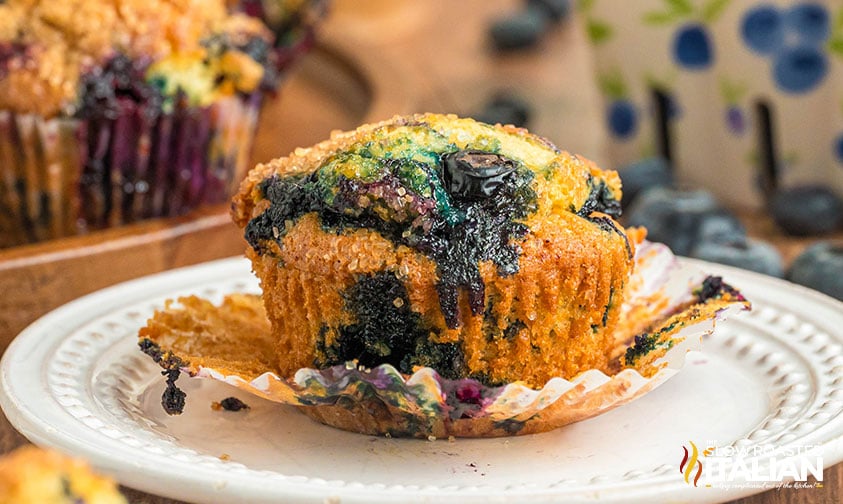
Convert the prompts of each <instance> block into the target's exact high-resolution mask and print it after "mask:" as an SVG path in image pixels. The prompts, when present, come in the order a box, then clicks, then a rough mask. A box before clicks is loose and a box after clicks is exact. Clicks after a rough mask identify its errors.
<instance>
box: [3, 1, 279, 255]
mask: <svg viewBox="0 0 843 504" xmlns="http://www.w3.org/2000/svg"><path fill="white" fill-rule="evenodd" d="M272 45H273V38H272V35H271V33H269V31H268V30H267V29H266V28H265V27H264V26H262V25H261V23H260V22H258V21H257V20H254V19H252V18H249V17H247V16H244V15H241V14H229V13H228V12H227V10H226V6H225V3H224V2H223V0H212V1H210V2H200V1H198V0H180V1H178V2H163V1H157V0H152V1H143V2H142V1H140V0H137V1H131V2H123V3H121V4H119V5H118V4H114V3H112V2H104V1H101V0H76V1H73V2H64V3H62V4H61V5H53V4H51V3H48V2H29V1H23V0H11V1H9V2H5V3H4V4H3V5H0V209H2V213H3V218H2V219H0V246H12V245H18V244H24V243H30V242H37V241H42V240H47V239H52V238H58V237H63V236H70V235H75V234H81V233H86V232H88V231H92V230H97V229H102V228H107V227H112V226H118V225H121V224H126V223H131V222H134V221H137V220H141V219H146V218H151V217H161V216H173V215H180V214H184V213H186V212H187V211H189V210H191V209H193V208H195V207H197V206H198V205H200V204H204V203H222V202H224V201H226V200H227V199H228V198H229V197H230V196H231V194H232V193H233V191H234V189H236V186H237V183H238V182H239V181H240V180H241V179H242V178H243V176H244V175H245V172H246V170H247V163H248V158H249V154H250V146H251V143H252V138H253V136H254V131H255V127H256V124H257V118H258V112H259V107H260V104H261V100H262V96H263V95H264V94H265V93H266V92H271V91H274V90H275V89H276V87H277V85H278V81H279V71H278V69H277V64H276V61H275V58H276V56H275V53H274V51H273V49H272Z"/></svg>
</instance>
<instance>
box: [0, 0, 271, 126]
mask: <svg viewBox="0 0 843 504" xmlns="http://www.w3.org/2000/svg"><path fill="white" fill-rule="evenodd" d="M271 43H272V36H271V35H270V34H269V32H268V31H267V30H266V28H264V27H263V25H261V24H260V22H259V21H257V20H255V19H254V18H250V17H248V16H245V15H240V14H233V15H229V14H228V12H227V10H226V4H225V1H224V0H119V1H114V0H112V1H107V0H67V1H63V2H45V1H39V0H8V1H7V2H5V3H4V4H2V5H0V109H6V110H11V111H14V112H18V113H29V112H31V113H36V114H39V115H42V116H45V117H52V116H56V115H64V116H75V115H80V114H81V115H84V114H85V109H86V108H90V107H95V106H97V105H102V103H101V102H102V101H103V100H104V96H105V95H108V94H109V91H111V94H118V95H120V94H123V95H132V96H133V97H134V98H147V97H148V96H146V95H150V96H160V97H162V99H164V100H165V101H166V99H167V98H168V97H172V96H174V95H176V94H177V93H179V92H180V93H183V94H184V95H185V97H186V98H187V99H188V100H189V101H190V102H191V104H195V105H205V104H207V103H210V102H213V101H214V100H215V99H216V98H217V97H218V96H219V95H230V94H233V93H235V92H243V93H248V92H251V91H253V90H255V89H256V88H258V86H261V85H264V86H270V85H272V81H273V80H274V79H277V76H275V75H273V74H274V72H273V71H272V70H270V67H271V65H270V61H269V60H270V59H271V57H272V55H271V51H269V50H268V49H269V47H271ZM134 95H143V96H134ZM105 98H108V96H105ZM105 101H107V100H105Z"/></svg>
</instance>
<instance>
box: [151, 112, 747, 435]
mask: <svg viewBox="0 0 843 504" xmlns="http://www.w3.org/2000/svg"><path fill="white" fill-rule="evenodd" d="M619 185H620V184H619V181H618V179H617V175H616V174H615V173H614V172H607V171H603V170H600V169H599V168H598V167H596V166H595V165H594V164H592V163H590V162H588V161H586V160H583V159H581V158H579V157H577V156H572V155H570V154H568V153H566V152H564V151H561V150H559V149H557V148H556V147H555V146H553V145H552V144H551V143H550V142H548V141H547V140H545V139H543V138H540V137H537V136H535V135H531V134H529V133H528V132H526V131H525V130H522V129H518V128H513V127H511V126H500V125H496V126H490V125H485V124H482V123H477V122H475V121H472V120H467V119H460V118H457V117H455V116H444V115H436V114H424V115H415V116H407V117H396V118H393V119H391V120H389V121H384V122H381V123H377V124H372V125H364V126H362V127H361V128H358V129H357V130H355V131H352V132H346V133H336V134H334V135H332V137H331V139H329V140H327V141H325V142H323V143H321V144H318V145H316V146H314V147H312V148H309V149H300V150H297V151H296V152H295V153H293V154H292V155H291V156H288V157H286V158H281V159H278V160H275V161H272V162H270V163H267V164H265V165H259V166H258V167H256V168H255V169H254V170H252V171H251V172H250V173H249V175H248V177H247V179H246V180H245V181H244V182H243V184H242V185H241V189H240V192H239V193H238V195H237V196H236V197H235V198H234V201H233V206H232V210H233V217H234V220H235V222H237V223H238V224H239V225H240V226H241V227H243V228H244V229H245V236H246V240H247V242H248V243H249V248H247V256H248V257H249V258H250V259H251V260H252V265H253V268H254V270H255V272H256V274H257V275H258V277H259V278H260V280H261V289H262V291H263V294H262V299H261V297H257V296H248V295H236V296H233V297H230V298H228V299H226V300H225V302H224V303H223V305H221V306H219V307H214V306H213V305H211V304H210V303H208V302H207V301H202V300H199V299H197V298H185V299H182V300H181V304H182V305H183V307H182V308H176V307H174V306H168V308H167V309H165V310H164V311H162V312H158V313H157V314H156V315H155V317H153V319H151V320H150V322H149V324H148V325H147V327H145V328H143V329H142V330H141V333H140V336H141V347H142V349H143V350H144V351H145V352H146V353H147V354H149V355H150V356H152V357H153V358H154V359H155V360H156V361H158V362H159V364H161V365H162V366H163V367H164V368H165V369H167V373H166V374H167V376H168V387H167V389H166V392H165V395H164V398H163V405H164V407H165V408H166V409H167V410H168V411H170V412H172V413H178V412H179V411H180V410H181V408H182V407H183V405H184V395H183V393H182V392H181V391H180V390H179V389H178V387H177V386H176V384H175V381H176V378H177V377H178V375H179V374H180V373H181V371H182V370H187V371H188V372H189V373H190V374H193V375H201V376H211V377H214V378H218V379H222V380H225V381H227V382H229V383H234V384H235V385H237V386H240V387H243V388H246V389H247V390H249V391H251V392H253V393H256V394H258V395H262V396H264V397H268V398H270V399H273V400H279V401H282V402H287V403H290V404H295V405H297V406H300V407H301V408H302V410H303V411H305V413H306V414H308V415H310V416H312V417H313V418H315V419H317V420H319V421H322V422H324V423H327V424H330V425H333V426H336V427H340V428H344V429H349V430H354V431H358V432H365V433H368V434H390V435H395V436H421V437H426V436H449V435H455V436H495V435H507V434H516V433H528V432H539V431H542V430H547V429H551V428H555V427H558V426H560V425H564V424H566V423H569V422H572V421H576V420H580V419H582V418H586V417H588V416H592V415H594V414H597V413H599V412H601V411H605V410H606V409H608V408H611V407H614V406H616V405H618V404H621V403H623V402H625V401H628V400H630V399H632V398H634V397H635V396H636V395H638V394H640V393H643V392H645V391H647V390H649V389H651V388H652V387H654V386H656V385H657V384H658V383H661V381H663V380H664V379H665V378H666V377H668V376H670V375H671V374H672V373H673V372H675V370H676V369H677V368H678V367H679V366H680V365H681V361H682V356H683V355H684V353H685V348H684V347H683V346H682V345H680V343H682V342H684V341H693V340H694V338H690V339H689V334H688V332H687V331H688V330H690V329H691V328H692V327H696V328H699V324H701V323H704V322H707V321H709V320H712V319H713V318H714V317H715V316H716V315H717V314H718V313H719V312H721V311H723V310H724V309H726V308H727V307H729V306H732V305H737V306H747V304H746V302H745V300H744V299H743V297H742V296H741V295H740V293H738V292H737V291H736V290H734V289H733V288H731V287H730V286H728V284H725V283H723V282H722V279H719V278H714V277H709V278H706V277H702V276H697V277H695V276H694V275H693V274H691V273H689V272H688V271H684V270H682V269H678V270H675V269H674V264H673V260H672V255H671V254H670V252H669V251H668V250H667V249H666V248H664V247H663V246H658V245H653V244H649V243H647V242H645V241H643V235H644V232H643V231H642V230H635V229H633V230H624V229H623V228H621V227H620V226H619V225H618V224H617V222H616V221H615V220H614V218H615V217H617V215H618V214H619V211H620V205H619V200H620V187H619ZM267 319H268V321H267ZM705 330H710V327H707V328H703V331H705ZM697 334H699V333H697ZM697 341H698V338H697Z"/></svg>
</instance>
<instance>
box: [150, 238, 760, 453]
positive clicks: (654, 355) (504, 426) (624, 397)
mask: <svg viewBox="0 0 843 504" xmlns="http://www.w3.org/2000/svg"><path fill="white" fill-rule="evenodd" d="M631 281H632V282H633V283H634V285H635V286H634V288H633V289H632V291H631V292H630V296H629V298H628V299H627V301H626V302H625V303H624V305H623V307H622V318H623V321H622V322H621V324H620V325H619V327H618V328H617V333H616V335H615V340H616V341H615V344H614V346H613V348H612V349H611V354H612V356H613V361H614V363H615V365H614V370H613V371H610V372H604V371H601V370H597V369H591V370H587V371H584V372H582V373H579V374H578V375H576V376H574V377H572V378H570V379H565V378H562V377H555V378H552V379H550V380H548V381H547V383H545V384H544V385H543V386H542V387H540V388H537V389H535V388H530V387H527V386H525V385H524V384H522V383H519V382H514V383H508V384H505V385H502V386H497V387H495V386H489V385H485V384H483V383H481V382H479V381H477V380H475V379H471V378H464V379H456V380H451V379H447V378H443V377H442V376H440V375H439V374H438V373H437V372H436V371H435V370H434V369H431V368H420V369H418V370H416V371H415V372H414V373H413V374H412V375H406V374H402V373H401V372H399V371H398V370H397V369H395V367H393V366H392V365H390V364H383V365H380V366H376V367H374V368H362V367H358V366H357V364H356V363H354V362H349V363H346V364H343V365H337V366H332V367H329V368H327V369H321V370H320V369H313V368H302V369H300V370H298V371H297V372H296V373H295V374H294V375H293V376H291V377H283V376H282V375H280V374H279V372H278V370H277V366H276V365H275V363H274V361H275V354H274V351H273V342H272V338H271V332H270V330H269V328H270V325H269V321H268V320H267V319H266V316H265V312H264V310H263V305H262V302H261V300H260V297H259V296H257V295H254V294H232V295H229V296H227V297H226V298H225V300H224V301H223V302H222V303H221V304H220V305H219V306H215V305H213V304H212V303H211V302H210V301H207V300H203V299H199V298H196V297H186V298H181V299H179V300H178V301H177V302H174V303H172V304H168V306H167V307H166V308H165V309H163V310H160V311H158V312H156V314H155V315H154V316H153V317H152V318H151V319H150V320H149V322H148V324H147V326H146V327H144V328H143V329H141V331H140V344H141V348H142V349H143V350H144V351H145V352H146V353H147V354H149V355H150V356H152V357H153V358H154V359H155V360H156V361H157V362H158V363H159V364H160V365H161V366H162V367H163V368H164V369H165V370H167V371H168V387H167V389H166V391H165V393H164V395H163V397H162V405H163V406H164V408H165V409H167V410H168V411H170V412H171V413H175V412H177V411H180V410H181V408H183V407H184V405H185V397H184V394H183V393H182V392H181V391H180V390H179V389H178V387H177V385H176V379H177V378H178V375H179V373H181V372H184V373H187V374H189V375H190V376H193V377H199V378H205V379H214V380H219V381H222V382H225V383H228V384H229V385H232V386H234V387H237V388H239V389H242V390H245V391H247V392H249V393H251V394H254V395H256V396H259V397H262V398H264V399H268V400H271V401H276V402H280V403H284V404H290V405H293V406H296V407H297V408H298V409H299V410H301V411H302V412H303V413H305V414H306V415H308V416H310V417H311V418H313V419H314V420H317V421H319V422H322V423H324V424H327V425H330V426H333V427H337V428H340V429H344V430H348V431H353V432H360V433H364V434H369V435H390V436H395V437H399V436H401V437H418V438H429V437H430V436H434V437H447V436H457V437H495V436H510V435H521V434H531V433H538V432H544V431H548V430H552V429H555V428H558V427H561V426H563V425H567V424H570V423H573V422H577V421H580V420H584V419H587V418H590V417H593V416H595V415H599V414H601V413H605V412H607V411H609V410H611V409H613V408H615V407H617V406H620V405H623V404H625V403H627V402H629V401H631V400H634V399H636V398H638V397H640V396H642V395H643V394H645V393H647V392H649V391H651V390H653V389H654V388H656V387H657V386H659V385H660V384H662V383H664V382H665V381H666V380H668V379H669V378H670V377H672V376H673V375H675V374H676V373H677V372H679V370H680V369H681V367H682V366H683V364H684V358H685V354H686V352H687V351H689V350H697V349H699V348H700V345H701V340H702V336H703V335H705V334H707V333H710V332H711V331H712V330H713V329H714V325H715V321H716V320H718V319H721V318H723V317H725V316H727V315H728V314H729V313H731V312H734V311H737V310H740V309H747V308H748V307H749V303H748V302H747V301H746V300H745V299H744V298H743V297H742V296H741V295H740V293H738V292H737V291H735V290H734V289H732V288H731V287H729V286H728V284H724V283H723V282H722V279H720V278H718V277H710V276H705V275H704V274H703V273H702V272H700V271H697V270H696V269H695V268H693V267H690V266H687V265H683V264H681V263H679V262H678V261H676V259H675V258H674V257H673V255H672V254H671V253H670V250H669V249H668V248H667V247H665V246H664V245H661V244H655V243H649V242H645V243H643V244H642V245H641V246H640V247H639V248H638V252H637V254H636V268H635V273H634V275H633V278H632V279H631Z"/></svg>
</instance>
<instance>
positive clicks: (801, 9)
mask: <svg viewBox="0 0 843 504" xmlns="http://www.w3.org/2000/svg"><path fill="white" fill-rule="evenodd" d="M784 24H785V26H787V27H788V28H789V29H791V30H793V31H794V32H796V33H798V34H799V36H800V37H801V39H802V41H803V42H805V43H807V44H814V45H820V44H822V43H823V42H825V41H826V39H828V36H829V35H830V34H831V23H830V22H829V18H828V11H827V10H826V9H825V7H824V6H823V5H820V4H817V3H803V4H799V5H796V6H794V7H792V8H791V9H789V10H788V11H787V12H785V14H784Z"/></svg>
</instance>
